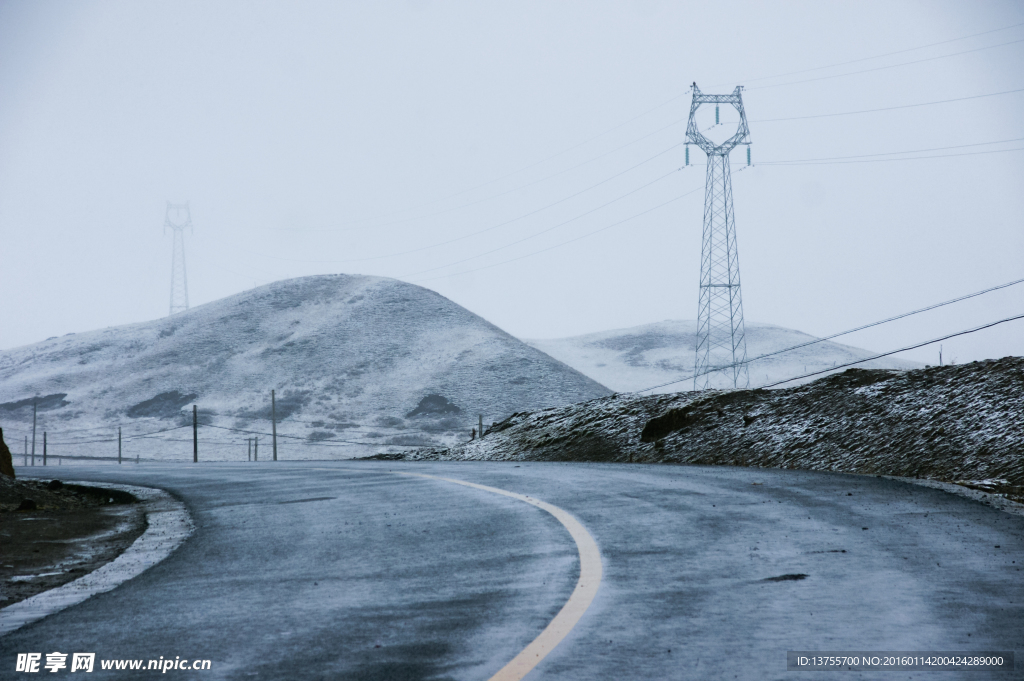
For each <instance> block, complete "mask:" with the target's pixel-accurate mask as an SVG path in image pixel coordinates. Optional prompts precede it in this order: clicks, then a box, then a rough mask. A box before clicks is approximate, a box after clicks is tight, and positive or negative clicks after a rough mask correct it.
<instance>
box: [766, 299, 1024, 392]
mask: <svg viewBox="0 0 1024 681" xmlns="http://www.w3.org/2000/svg"><path fill="white" fill-rule="evenodd" d="M1016 319H1024V314H1019V315H1016V316H1013V317H1006V318H1005V319H1000V320H998V321H995V322H989V323H988V324H983V325H981V326H976V327H974V328H973V329H967V330H965V331H957V332H956V333H951V334H948V335H946V336H942V337H941V338H933V339H932V340H930V341H925V342H923V343H916V344H914V345H908V346H906V347H905V348H900V349H899V350H890V351H889V352H883V353H881V354H879V355H875V356H874V357H867V358H865V359H858V360H857V361H855V362H847V363H846V364H840V365H839V366H834V367H831V368H829V369H822V370H821V371H812V372H811V373H809V374H804V375H803V376H794V377H793V378H787V379H786V380H784V381H776V382H775V383H769V384H768V385H763V386H761V387H762V388H773V387H775V386H777V385H782V384H783V383H789V382H791V381H799V380H800V379H801V378H809V377H811V376H817V375H818V374H825V373H828V372H830V371H835V370H836V369H843V368H845V367H849V366H853V365H855V364H863V363H864V362H870V361H872V360H875V359H881V358H882V357H888V356H889V355H895V354H896V353H899V352H906V351H907V350H915V349H917V348H922V347H924V346H925V345H931V344H932V343H938V342H939V341H944V340H949V339H950V338H956V337H957V336H966V335H967V334H969V333H975V332H977V331H982V330H984V329H988V328H991V327H993V326H997V325H999V324H1005V323H1006V322H1012V321H1014V320H1016Z"/></svg>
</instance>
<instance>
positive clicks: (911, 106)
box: [751, 88, 1024, 123]
mask: <svg viewBox="0 0 1024 681" xmlns="http://www.w3.org/2000/svg"><path fill="white" fill-rule="evenodd" d="M1016 92H1024V88H1017V89H1016V90H1003V91H1002V92H990V93H988V94H984V95H971V96H969V97H954V98H953V99H938V100H936V101H934V102H921V103H919V104H903V105H900V106H886V107H882V108H880V109H860V110H858V111H840V112H837V113H827V114H815V115H813V116H790V117H789V118H762V119H760V120H756V121H751V123H776V122H778V121H804V120H807V119H810V118H832V117H835V116H853V115H855V114H865V113H875V112H877V111H895V110H896V109H914V108H916V107H919V106H931V105H933V104H948V103H950V102H963V101H966V100H968V99H982V98H985V97H998V96H999V95H1010V94H1014V93H1016Z"/></svg>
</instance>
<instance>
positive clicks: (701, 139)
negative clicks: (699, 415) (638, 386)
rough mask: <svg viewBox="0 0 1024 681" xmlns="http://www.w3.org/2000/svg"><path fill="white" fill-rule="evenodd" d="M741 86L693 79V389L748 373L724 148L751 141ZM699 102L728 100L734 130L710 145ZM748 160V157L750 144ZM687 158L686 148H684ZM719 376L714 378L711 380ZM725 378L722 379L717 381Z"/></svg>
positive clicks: (733, 383) (734, 382)
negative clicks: (698, 171)
mask: <svg viewBox="0 0 1024 681" xmlns="http://www.w3.org/2000/svg"><path fill="white" fill-rule="evenodd" d="M742 89H743V88H742V87H737V88H736V89H735V90H733V92H732V94H731V95H705V94H703V93H702V92H701V91H700V90H699V89H698V88H697V84H696V83H694V84H693V101H692V103H691V104H690V121H689V124H688V125H687V127H686V141H687V143H688V144H696V145H697V146H698V147H700V148H701V149H702V150H703V151H704V153H705V154H707V156H708V169H707V179H706V185H705V189H704V235H703V238H702V240H701V256H700V303H699V306H698V309H697V359H696V367H695V371H694V379H693V389H694V390H707V389H708V388H712V387H721V386H722V383H723V382H724V383H725V384H726V385H727V386H729V387H732V388H746V387H749V385H750V375H749V372H748V371H747V365H746V364H745V363H743V364H741V362H745V361H746V359H747V341H746V339H745V337H744V331H743V302H742V300H741V299H740V260H739V251H738V249H737V247H736V222H735V219H734V217H733V212H732V178H731V175H730V170H729V152H730V151H732V150H733V148H735V147H736V145H738V144H747V145H749V144H750V131H749V130H748V129H747V115H746V113H745V112H744V111H743V99H742V97H741V96H740V91H741V90H742ZM701 104H715V105H716V106H715V123H716V124H718V105H719V104H731V105H732V106H734V107H735V108H736V111H738V112H739V114H740V124H739V128H738V129H737V130H736V134H735V135H733V136H732V137H730V138H729V139H727V140H726V141H724V142H722V143H721V144H715V143H714V142H712V141H711V140H709V139H708V138H706V137H705V136H704V135H702V134H701V132H700V130H699V129H698V128H697V120H696V114H697V109H699V108H700V106H701ZM747 149H748V157H747V162H748V163H749V162H750V157H749V149H750V147H749V146H748V147H747ZM687 159H689V152H687ZM716 378H717V379H718V380H713V379H716ZM722 379H724V381H723V380H722Z"/></svg>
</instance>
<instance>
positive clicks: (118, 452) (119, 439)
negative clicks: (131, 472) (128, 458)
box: [117, 426, 121, 466]
mask: <svg viewBox="0 0 1024 681" xmlns="http://www.w3.org/2000/svg"><path fill="white" fill-rule="evenodd" d="M117 465H118V466H120V465H121V426H118V427H117Z"/></svg>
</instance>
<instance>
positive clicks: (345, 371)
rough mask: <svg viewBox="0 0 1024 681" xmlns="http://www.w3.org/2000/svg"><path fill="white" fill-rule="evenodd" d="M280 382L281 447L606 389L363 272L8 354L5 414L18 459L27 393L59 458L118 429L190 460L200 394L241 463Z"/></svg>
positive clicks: (427, 440) (346, 449)
mask: <svg viewBox="0 0 1024 681" xmlns="http://www.w3.org/2000/svg"><path fill="white" fill-rule="evenodd" d="M271 389H274V390H276V394H277V404H276V410H277V418H278V420H279V425H278V433H279V444H278V446H279V450H280V451H281V453H282V458H310V457H320V456H325V457H334V456H348V455H353V456H363V455H366V454H368V453H372V452H373V451H374V447H375V446H377V445H380V446H383V445H437V444H453V443H455V442H457V441H460V440H463V439H468V438H469V433H470V429H471V428H474V427H475V426H476V425H477V419H478V414H482V415H483V417H484V419H485V421H486V423H487V424H490V423H491V422H492V421H499V420H501V419H504V418H505V417H507V416H509V415H510V414H512V413H514V412H521V411H532V410H536V409H542V408H545V407H553V406H560V405H565V404H569V403H573V402H579V401H582V400H587V399H591V398H595V397H600V396H603V395H608V394H610V392H611V391H609V390H608V389H607V388H605V387H604V386H602V385H600V384H599V383H597V382H595V381H594V380H592V379H590V378H587V377H586V376H584V375H583V374H581V373H579V372H578V371H576V370H574V369H572V368H570V367H568V366H566V365H565V364H563V363H561V362H559V361H557V360H555V359H552V358H551V357H549V356H547V355H545V354H544V353H543V352H541V351H538V350H536V349H534V348H532V347H530V346H528V345H526V344H525V343H522V342H521V341H519V340H517V339H516V338H513V337H512V336H510V335H509V334H507V333H505V332H504V331H502V330H501V329H499V328H497V327H495V326H494V325H492V324H490V323H488V322H487V321H485V320H484V319H481V318H480V317H478V316H477V315H475V314H473V313H471V312H469V311H468V310H466V309H464V308H462V307H460V306H459V305H456V304H455V303H453V302H451V301H450V300H448V299H447V298H444V297H443V296H441V295H439V294H437V293H434V292H433V291H430V290H427V289H424V288H421V287H419V286H414V285H412V284H407V283H403V282H400V281H396V280H394V279H386V278H381V277H368V276H348V275H329V276H315V277H305V278H301V279H291V280H287V281H281V282H277V283H273V284H269V285H266V286H262V287H260V288H256V289H253V290H250V291H246V292H244V293H240V294H237V295H234V296H231V297H228V298H224V299H222V300H218V301H216V302H213V303H209V304H206V305H202V306H200V307H196V308H193V309H191V310H189V311H187V312H185V313H182V314H179V315H175V316H173V317H167V318H164V319H158V320H155V321H151V322H144V323H141V324H132V325H129V326H122V327H115V328H108V329H103V330H99V331H91V332H88V333H79V334H69V335H67V336H63V337H61V338H55V339H51V340H47V341H44V342H42V343H36V344H34V345H28V346H23V347H19V348H14V349H11V350H4V351H0V427H3V428H4V433H5V435H6V436H7V439H8V442H9V444H10V446H11V449H12V451H13V452H14V454H15V463H17V464H20V463H21V454H22V449H23V445H22V443H23V437H24V435H25V433H26V432H28V431H29V430H30V428H31V420H32V402H33V399H36V402H37V409H38V414H39V431H42V430H44V429H45V430H48V431H49V439H50V443H51V445H50V454H51V455H53V456H59V455H62V454H63V455H65V456H70V455H83V454H84V455H97V456H99V455H102V456H109V455H111V454H114V455H116V453H117V450H116V446H117V445H116V441H115V442H114V443H112V442H110V441H109V440H110V439H111V438H113V437H116V429H117V427H118V426H121V427H122V428H123V429H124V435H125V438H126V456H128V457H130V458H133V459H134V457H135V455H136V454H139V455H140V456H142V457H143V458H147V457H155V458H187V459H188V460H190V459H191V451H192V448H191V436H192V433H191V427H190V424H191V406H192V404H197V405H198V407H199V413H200V422H201V423H202V424H204V425H203V427H202V428H200V444H201V450H202V451H201V456H200V458H218V459H225V458H228V459H234V460H239V459H241V460H245V458H246V450H247V444H246V438H248V437H252V436H253V433H249V432H240V431H254V432H258V433H269V432H270V430H271V424H270V421H269V416H270V391H271ZM183 425H187V426H189V427H187V428H181V429H179V430H176V431H168V432H165V433H156V434H154V435H153V438H156V439H141V438H140V437H139V436H140V434H143V433H148V432H152V431H158V430H164V429H167V428H172V427H177V426H183ZM231 429H235V430H231ZM286 436H287V437H286ZM259 438H260V448H259V451H260V459H261V460H262V459H264V458H270V454H271V451H270V438H269V436H267V435H260V436H259ZM41 439H42V434H41V432H40V433H39V435H38V436H37V445H36V451H37V454H41V450H42V445H41ZM96 440H107V441H106V442H95V441H96ZM129 440H130V441H129ZM347 442H356V443H367V444H368V446H366V447H353V446H349V445H347V444H346V443H347Z"/></svg>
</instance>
